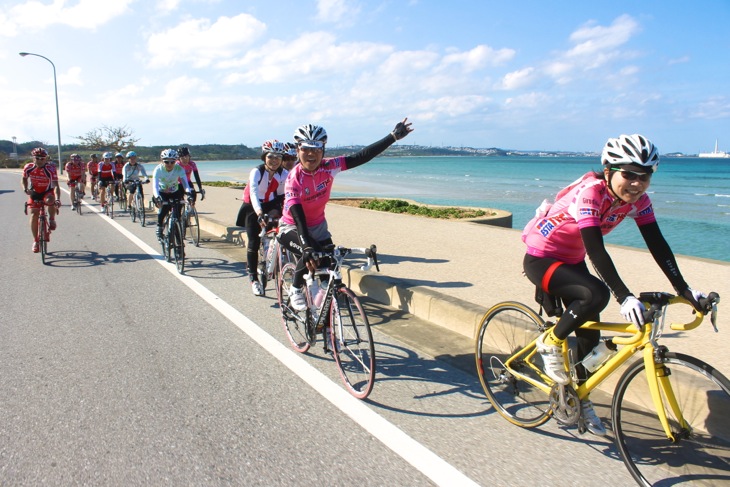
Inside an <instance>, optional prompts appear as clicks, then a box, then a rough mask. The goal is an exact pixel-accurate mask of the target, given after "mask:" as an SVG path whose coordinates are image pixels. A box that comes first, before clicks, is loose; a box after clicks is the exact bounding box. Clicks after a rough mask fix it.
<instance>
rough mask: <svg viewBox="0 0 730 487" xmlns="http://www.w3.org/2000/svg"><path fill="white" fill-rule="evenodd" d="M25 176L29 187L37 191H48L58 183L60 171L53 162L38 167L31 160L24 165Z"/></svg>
mask: <svg viewBox="0 0 730 487" xmlns="http://www.w3.org/2000/svg"><path fill="white" fill-rule="evenodd" d="M23 178H24V179H28V189H30V190H32V191H34V192H36V193H46V192H48V191H50V190H52V189H53V188H54V187H55V186H57V185H58V173H57V172H56V166H54V165H53V164H46V165H45V166H43V167H38V166H36V165H35V163H33V162H29V163H28V164H26V165H25V167H23Z"/></svg>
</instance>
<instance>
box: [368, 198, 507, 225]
mask: <svg viewBox="0 0 730 487" xmlns="http://www.w3.org/2000/svg"><path fill="white" fill-rule="evenodd" d="M359 207H360V208H366V209H368V210H377V211H387V212H389V213H408V214H410V215H418V216H425V217H429V218H442V219H445V220H450V219H462V218H477V217H480V216H485V215H488V213H487V212H486V211H484V210H478V209H471V208H453V207H437V208H432V207H428V206H422V205H414V204H411V203H408V202H407V201H403V200H381V199H365V200H363V201H362V202H361V203H360V205H359ZM489 215H490V216H491V215H494V213H489Z"/></svg>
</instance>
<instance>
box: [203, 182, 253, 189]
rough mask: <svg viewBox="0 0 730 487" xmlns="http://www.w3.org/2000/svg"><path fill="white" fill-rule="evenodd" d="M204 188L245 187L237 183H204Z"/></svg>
mask: <svg viewBox="0 0 730 487" xmlns="http://www.w3.org/2000/svg"><path fill="white" fill-rule="evenodd" d="M202 184H203V186H215V187H216V188H232V187H239V186H245V184H244V185H242V184H241V183H237V182H235V181H203V183H202Z"/></svg>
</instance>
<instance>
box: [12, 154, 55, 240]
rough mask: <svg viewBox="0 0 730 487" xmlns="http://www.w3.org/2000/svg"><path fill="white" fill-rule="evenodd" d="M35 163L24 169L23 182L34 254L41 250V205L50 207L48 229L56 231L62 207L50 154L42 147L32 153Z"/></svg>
mask: <svg viewBox="0 0 730 487" xmlns="http://www.w3.org/2000/svg"><path fill="white" fill-rule="evenodd" d="M31 155H32V156H33V162H29V163H28V164H26V165H25V166H24V167H23V177H22V180H21V183H22V186H23V192H24V193H25V194H27V195H28V196H29V199H28V203H27V204H28V206H29V207H30V231H31V233H32V234H33V252H38V251H39V250H40V248H39V245H38V212H39V210H40V207H41V205H46V206H48V229H49V230H51V231H53V230H55V229H56V209H57V208H59V207H60V206H61V188H60V186H59V185H58V173H57V172H56V167H55V166H54V165H53V164H47V161H48V152H47V151H46V150H45V149H44V148H42V147H36V148H35V149H33V150H32V151H31Z"/></svg>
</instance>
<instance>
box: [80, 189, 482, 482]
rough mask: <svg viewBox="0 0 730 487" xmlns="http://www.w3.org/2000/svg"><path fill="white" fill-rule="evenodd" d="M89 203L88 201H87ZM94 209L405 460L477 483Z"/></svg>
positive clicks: (446, 478)
mask: <svg viewBox="0 0 730 487" xmlns="http://www.w3.org/2000/svg"><path fill="white" fill-rule="evenodd" d="M84 203H86V202H84ZM86 205H87V207H89V208H90V209H91V210H92V211H94V212H96V213H97V214H98V215H99V216H101V217H102V218H104V219H106V220H107V222H108V223H109V224H110V225H112V226H113V227H114V228H116V229H117V230H118V231H119V232H120V233H122V234H123V235H124V236H125V237H127V238H128V239H129V240H130V241H131V242H132V243H134V244H135V245H137V246H138V247H139V248H140V249H141V250H142V251H143V252H146V253H147V254H148V255H150V256H152V257H153V258H155V259H156V260H157V262H158V263H159V264H160V265H162V266H163V267H165V268H166V269H167V270H168V271H169V272H170V273H171V274H172V275H173V276H175V277H176V278H177V279H179V280H180V281H181V282H182V283H183V284H185V285H186V286H188V287H189V288H190V289H191V290H192V291H193V292H194V293H195V294H197V295H198V296H200V297H201V298H202V299H203V300H204V301H206V302H207V303H208V304H210V305H211V306H213V307H214V308H215V309H216V310H218V312H220V313H221V314H222V315H223V316H225V317H226V318H227V319H228V320H229V321H231V323H233V324H234V325H236V326H237V327H238V328H239V329H240V330H241V331H243V332H244V333H245V334H247V335H248V336H249V337H251V338H252V339H253V340H254V341H255V342H256V343H258V344H259V346H261V348H263V349H264V350H266V351H267V352H269V353H270V354H271V355H272V356H273V357H274V358H276V359H277V360H278V361H279V362H281V363H282V364H284V365H285V366H286V367H288V368H289V370H291V371H292V372H293V373H294V374H296V375H298V376H299V377H300V378H301V379H302V380H304V381H305V382H306V383H307V384H309V385H310V386H311V387H312V388H313V389H314V390H315V391H317V392H318V393H319V394H321V395H322V397H324V398H325V399H327V400H328V401H329V402H331V403H332V404H333V405H334V406H335V407H337V408H338V409H339V410H340V411H342V412H343V413H344V414H346V415H347V416H349V417H350V418H351V419H352V420H353V421H355V422H356V423H357V424H359V425H360V426H361V427H362V428H363V429H365V430H366V431H367V432H369V433H370V434H371V435H373V436H374V437H375V438H377V439H378V440H379V441H380V442H381V443H383V444H384V445H385V446H387V447H388V448H390V449H391V450H393V452H394V453H396V454H397V455H399V456H400V457H401V458H403V459H404V460H405V461H407V462H408V463H410V464H411V465H413V467H415V468H416V469H417V470H418V471H420V472H421V473H422V474H424V475H425V476H426V477H428V478H430V479H431V480H432V481H433V482H435V483H436V484H437V485H444V486H462V485H463V486H476V485H479V484H477V483H476V482H474V481H473V480H472V479H470V478H469V477H467V476H466V475H464V474H463V473H462V472H460V471H459V470H457V469H456V468H455V467H454V466H453V465H451V464H450V463H448V462H446V460H444V459H443V458H441V457H440V456H438V455H436V454H435V453H434V452H432V451H431V450H429V449H428V448H426V447H425V446H423V445H422V444H420V443H418V442H417V441H416V440H414V439H413V438H411V437H410V436H408V435H407V434H406V433H405V432H404V431H403V430H401V429H400V428H398V427H397V426H395V425H394V424H393V423H391V422H389V421H388V420H386V419H385V418H383V417H382V416H380V415H379V414H378V413H376V412H374V411H373V410H372V409H370V408H369V407H367V406H366V405H365V403H363V402H362V401H360V400H358V399H355V398H354V397H353V396H351V395H350V394H349V393H348V392H347V391H345V390H344V389H343V388H342V387H340V386H339V385H338V384H335V383H334V382H333V381H331V380H330V379H329V378H327V377H326V376H325V375H324V374H322V373H321V372H319V371H318V370H317V369H316V368H314V367H313V366H311V365H310V364H309V363H308V362H307V361H305V360H304V359H303V358H301V357H300V356H299V355H297V354H296V353H294V352H293V351H292V350H290V349H289V348H287V347H285V346H284V345H282V344H281V343H280V342H279V341H277V340H276V339H275V338H274V337H272V336H271V335H269V334H268V333H266V331H264V330H263V329H262V328H261V327H259V326H258V325H257V324H256V323H254V322H253V321H251V320H250V319H249V318H248V317H246V316H245V315H243V314H242V313H240V312H239V311H238V310H236V309H235V308H234V307H233V306H231V305H230V304H228V303H226V302H225V301H224V300H222V299H221V298H220V297H218V296H217V295H216V294H214V293H213V292H211V291H210V290H209V289H208V288H206V287H205V286H203V285H202V284H200V283H199V282H198V281H196V280H195V279H194V278H192V277H190V276H185V275H181V274H179V273H178V272H177V268H176V267H175V264H173V263H170V262H166V261H165V259H164V258H163V256H162V255H161V254H160V253H159V252H157V251H156V250H154V249H153V248H152V247H150V246H149V245H147V244H146V243H145V242H143V241H142V240H141V239H139V238H138V237H137V236H136V235H134V234H133V233H132V232H130V231H128V230H127V229H126V228H124V227H123V226H121V225H120V224H119V223H117V222H116V221H114V220H112V219H111V218H109V217H107V216H106V215H104V214H103V213H101V212H100V211H99V210H98V209H97V207H95V206H91V205H89V204H88V203H86Z"/></svg>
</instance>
